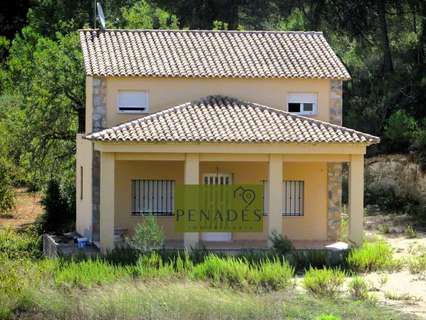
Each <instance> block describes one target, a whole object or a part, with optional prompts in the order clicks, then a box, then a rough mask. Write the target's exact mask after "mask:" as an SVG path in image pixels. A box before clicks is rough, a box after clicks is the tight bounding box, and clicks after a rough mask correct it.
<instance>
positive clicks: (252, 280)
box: [191, 255, 294, 291]
mask: <svg viewBox="0 0 426 320" xmlns="http://www.w3.org/2000/svg"><path fill="white" fill-rule="evenodd" d="M191 276H192V278H193V279H197V280H208V281H211V282H212V283H213V285H215V286H224V285H225V286H229V287H231V288H236V289H249V288H254V289H256V290H262V291H268V290H280V289H284V288H286V287H288V286H289V285H290V284H291V283H292V278H293V276H294V268H293V267H291V266H290V265H289V264H288V263H287V262H282V263H281V262H280V261H278V260H272V261H271V260H264V261H263V262H262V263H260V264H249V263H248V262H247V261H245V260H244V259H242V258H235V257H228V258H220V257H218V256H216V255H210V256H208V257H207V258H206V259H205V261H204V262H203V263H200V264H198V265H196V266H195V267H194V268H193V270H192V273H191Z"/></svg>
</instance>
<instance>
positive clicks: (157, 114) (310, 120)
mask: <svg viewBox="0 0 426 320" xmlns="http://www.w3.org/2000/svg"><path fill="white" fill-rule="evenodd" d="M212 100H227V101H230V102H238V103H243V104H246V105H248V106H251V107H253V108H258V109H261V110H267V111H270V112H274V113H275V114H279V115H285V116H289V117H291V118H293V119H301V120H303V121H307V122H308V123H310V124H316V125H323V126H325V127H327V128H333V129H335V130H340V131H344V132H349V133H354V134H357V135H363V136H365V137H366V138H369V139H373V140H379V138H378V137H376V136H374V135H371V134H368V133H364V132H361V131H357V130H355V129H351V128H347V127H344V126H341V125H337V124H332V123H330V122H327V121H323V120H318V119H313V118H309V117H305V116H302V115H298V114H294V113H291V112H288V111H285V110H281V109H277V108H273V107H270V106H266V105H263V104H260V103H256V102H251V101H247V100H243V99H239V98H236V97H231V96H226V95H221V94H214V95H208V96H204V97H200V98H197V99H194V100H191V101H187V102H184V103H182V104H179V105H177V106H172V107H168V108H166V109H163V110H161V111H158V112H155V113H153V114H150V115H148V116H145V117H140V118H137V119H134V120H131V121H126V122H123V123H121V124H118V125H116V126H113V127H111V128H107V129H104V130H101V131H98V132H91V133H89V134H87V135H86V136H85V137H86V138H88V139H92V138H93V137H91V136H93V135H96V134H99V133H100V132H102V131H110V130H112V131H114V130H120V129H123V128H126V127H128V126H132V125H134V124H140V123H142V122H147V121H149V120H151V119H157V118H159V117H161V116H162V115H165V114H171V113H175V112H176V111H178V110H180V109H183V108H186V107H188V106H190V105H199V103H200V102H202V103H203V104H207V103H208V102H211V101H212ZM206 102H207V103H206ZM199 107H201V106H199Z"/></svg>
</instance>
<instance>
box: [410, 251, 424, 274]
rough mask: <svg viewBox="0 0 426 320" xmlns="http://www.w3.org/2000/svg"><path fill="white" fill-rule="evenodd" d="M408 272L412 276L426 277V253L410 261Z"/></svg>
mask: <svg viewBox="0 0 426 320" xmlns="http://www.w3.org/2000/svg"><path fill="white" fill-rule="evenodd" d="M408 270H410V273H412V274H425V275H426V253H424V254H422V255H420V256H417V257H412V258H410V259H409V260H408Z"/></svg>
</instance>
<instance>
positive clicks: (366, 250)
mask: <svg viewBox="0 0 426 320" xmlns="http://www.w3.org/2000/svg"><path fill="white" fill-rule="evenodd" d="M347 261H348V264H349V266H350V267H351V268H352V269H353V270H355V271H360V272H370V271H377V270H388V269H394V268H397V267H398V261H397V260H395V259H394V258H393V255H392V248H391V246H390V245H389V244H388V243H387V242H385V241H381V240H380V241H376V242H364V243H363V244H362V246H361V247H359V248H356V249H354V250H352V251H351V252H350V253H349V256H348V258H347Z"/></svg>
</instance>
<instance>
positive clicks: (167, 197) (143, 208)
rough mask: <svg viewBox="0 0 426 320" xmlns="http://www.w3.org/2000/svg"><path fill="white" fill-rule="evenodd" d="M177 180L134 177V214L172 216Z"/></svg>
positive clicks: (132, 202) (132, 189)
mask: <svg viewBox="0 0 426 320" xmlns="http://www.w3.org/2000/svg"><path fill="white" fill-rule="evenodd" d="M175 185H176V182H175V180H166V179H132V181H131V194H132V199H131V210H132V215H135V216H138V215H154V216H172V215H173V212H174V198H175Z"/></svg>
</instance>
